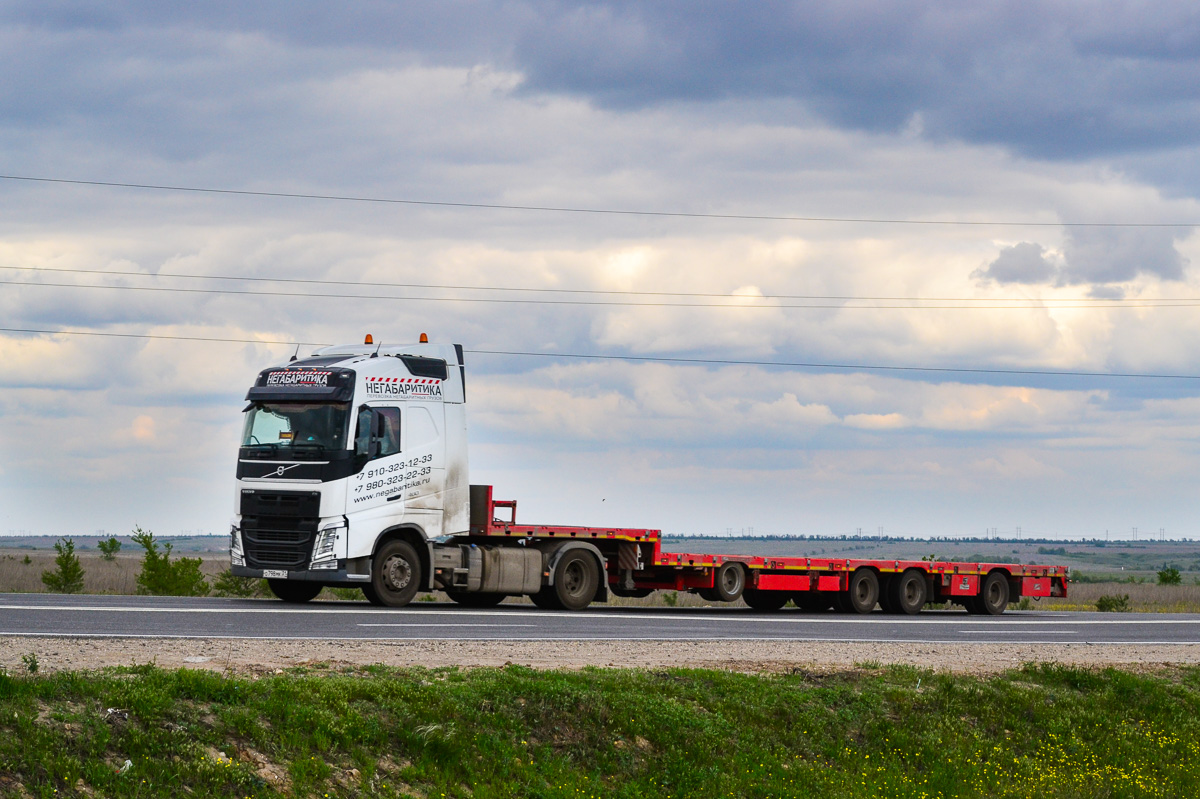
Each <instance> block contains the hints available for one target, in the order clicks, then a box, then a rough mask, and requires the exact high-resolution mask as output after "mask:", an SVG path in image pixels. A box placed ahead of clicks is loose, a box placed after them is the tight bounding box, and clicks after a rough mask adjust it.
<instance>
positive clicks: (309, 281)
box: [0, 265, 1200, 307]
mask: <svg viewBox="0 0 1200 799" xmlns="http://www.w3.org/2000/svg"><path fill="white" fill-rule="evenodd" d="M0 269H7V270H11V271H20V272H31V273H37V272H53V273H64V274H75V275H97V276H101V277H104V276H109V275H114V276H119V277H139V278H179V279H186V280H240V281H246V282H253V283H294V284H305V285H316V286H361V287H364V288H370V287H376V288H416V289H440V290H449V291H499V292H521V293H526V292H528V293H533V294H584V295H594V296H605V295H614V296H634V297H703V298H716V297H720V298H723V299H731V300H732V299H754V300H839V301H840V300H845V301H861V302H1009V303H1040V304H1044V303H1050V302H1067V303H1085V302H1086V303H1094V302H1099V303H1105V304H1112V305H1114V306H1115V305H1118V304H1121V303H1126V304H1137V303H1149V302H1161V303H1184V302H1200V297H1049V298H1047V297H870V296H861V295H850V294H758V295H751V294H729V293H716V292H712V293H709V292H695V291H622V290H619V289H556V288H521V287H517V286H464V285H458V284H447V283H395V282H387V281H370V280H319V279H315V278H294V277H257V276H250V275H200V274H195V273H183V272H139V271H136V270H132V269H127V270H121V269H70V268H66V267H43V266H4V265H0ZM11 285H24V284H18V283H14V284H11ZM33 285H50V284H33ZM70 285H75V284H70ZM306 296H307V295H306ZM312 296H321V295H312ZM1032 307H1042V305H1035V306H1032ZM1064 307H1091V306H1064ZM1102 307H1103V306H1102ZM1147 307H1154V306H1147Z"/></svg>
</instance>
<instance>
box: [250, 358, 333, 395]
mask: <svg viewBox="0 0 1200 799" xmlns="http://www.w3.org/2000/svg"><path fill="white" fill-rule="evenodd" d="M246 399H247V400H250V401H251V402H264V401H274V402H350V401H351V400H352V399H354V372H353V371H351V370H349V369H337V370H331V369H313V368H307V369H305V368H294V367H293V368H290V369H288V368H284V369H264V370H263V371H262V372H260V373H259V375H258V380H256V381H255V383H254V387H253V388H251V389H250V390H249V391H247V392H246Z"/></svg>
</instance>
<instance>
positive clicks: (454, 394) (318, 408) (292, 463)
mask: <svg viewBox="0 0 1200 799" xmlns="http://www.w3.org/2000/svg"><path fill="white" fill-rule="evenodd" d="M465 379H466V369H465V366H464V362H463V354H462V347H461V346H459V345H446V344H430V343H428V342H427V341H426V339H425V336H424V335H422V336H421V343H420V344H416V345H413V346H408V347H382V346H374V345H373V344H372V342H371V340H370V336H368V337H367V342H366V344H364V345H362V346H342V347H327V348H325V349H322V350H319V351H317V352H316V353H314V354H313V355H312V356H311V357H309V358H305V359H303V360H297V359H293V360H292V361H291V362H289V363H286V364H282V365H280V366H277V367H272V368H269V369H265V370H263V371H262V372H261V373H260V374H259V376H258V379H257V380H256V381H255V384H254V386H253V387H251V388H250V390H249V392H248V393H247V395H246V399H247V400H248V401H249V403H250V404H249V405H248V406H247V407H246V409H245V414H246V418H245V425H244V429H243V436H242V445H241V447H240V449H239V451H238V469H237V484H238V495H237V509H236V513H237V515H236V516H235V517H234V521H233V525H232V529H231V531H230V558H231V562H232V571H233V573H234V574H235V575H239V576H244V577H265V578H267V581H268V583H269V584H270V586H271V590H272V591H273V592H274V593H275V594H276V596H278V597H279V598H280V599H283V600H285V601H289V602H304V601H307V600H309V599H312V598H313V597H315V596H316V595H317V594H318V593H319V592H320V590H321V588H322V587H324V586H327V585H333V586H358V587H360V588H361V589H362V591H363V594H364V595H365V596H366V597H367V599H368V600H370V601H371V602H372V603H374V604H378V605H387V606H391V607H402V606H404V605H406V604H408V603H409V602H410V601H412V599H413V598H414V597H415V596H416V594H417V593H418V592H419V591H426V590H434V589H437V590H442V591H445V592H446V593H447V594H448V595H449V597H450V598H451V599H452V600H454V601H455V602H458V603H460V604H463V605H468V606H473V607H486V606H490V605H495V604H497V603H499V602H501V601H502V600H503V599H504V598H505V597H507V596H521V595H525V596H529V597H530V598H531V599H532V600H533V601H534V603H535V604H537V605H538V606H539V607H543V608H553V609H565V610H582V609H583V608H585V607H587V606H588V605H589V604H591V603H592V602H597V601H598V602H603V601H605V600H607V598H608V595H609V594H610V593H611V594H614V595H616V596H646V595H648V594H649V593H651V592H652V591H655V590H660V589H668V590H673V591H691V592H695V593H697V594H699V595H701V596H703V597H704V598H706V599H708V600H710V601H723V602H734V601H737V600H738V599H741V600H743V601H744V602H745V603H746V604H747V605H749V606H750V607H751V608H753V609H755V610H761V611H767V610H778V609H779V608H782V607H783V606H784V605H785V604H787V602H788V601H789V600H792V601H793V602H794V603H795V605H796V606H797V607H799V608H802V609H805V610H826V609H829V608H836V609H838V610H841V611H845V612H850V613H869V612H871V611H872V610H874V609H875V607H876V606H877V605H878V606H880V607H881V608H882V609H883V610H885V611H888V612H893V613H907V614H914V613H917V612H919V611H920V610H921V608H923V607H924V606H925V605H926V604H927V603H928V602H935V601H936V602H944V601H951V602H955V603H958V604H961V605H962V606H963V607H965V608H966V609H967V610H968V611H970V612H972V613H981V614H991V615H995V614H1000V613H1003V612H1004V610H1005V608H1006V607H1007V606H1008V604H1009V603H1010V602H1015V601H1017V600H1018V599H1019V598H1021V597H1025V596H1030V597H1042V596H1066V592H1067V570H1066V568H1065V567H1062V566H1031V565H1022V564H1016V563H954V562H942V561H932V562H931V561H906V560H856V559H847V558H810V557H762V556H754V557H750V556H736V555H707V554H694V553H672V552H664V551H663V550H662V539H661V535H660V533H659V531H658V530H640V529H625V528H605V527H568V526H546V525H524V524H518V523H517V520H516V508H517V503H516V502H515V501H506V500H497V499H495V498H494V496H493V494H492V487H491V486H480V485H470V484H469V482H468V479H467V435H466V412H465V405H466V391H465Z"/></svg>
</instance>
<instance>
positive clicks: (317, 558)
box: [309, 521, 346, 569]
mask: <svg viewBox="0 0 1200 799" xmlns="http://www.w3.org/2000/svg"><path fill="white" fill-rule="evenodd" d="M345 531H346V523H345V521H339V522H334V523H333V524H330V525H327V526H325V527H322V528H321V530H320V532H318V533H317V540H316V541H315V542H313V554H312V563H311V564H309V568H310V569H336V568H337V542H338V537H339V536H340V535H341V534H342V533H344V532H345Z"/></svg>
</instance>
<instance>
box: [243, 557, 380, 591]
mask: <svg viewBox="0 0 1200 799" xmlns="http://www.w3.org/2000/svg"><path fill="white" fill-rule="evenodd" d="M229 570H230V571H231V572H232V573H233V576H234V577H269V578H275V579H282V580H307V581H310V582H317V583H325V584H326V585H363V584H365V583H369V582H370V581H371V575H369V574H354V573H351V572H349V571H347V570H346V561H344V560H339V561H338V567H337V568H336V569H314V570H310V569H286V570H285V569H252V568H250V567H249V566H230V567H229Z"/></svg>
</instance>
